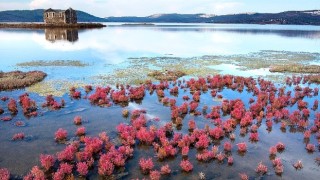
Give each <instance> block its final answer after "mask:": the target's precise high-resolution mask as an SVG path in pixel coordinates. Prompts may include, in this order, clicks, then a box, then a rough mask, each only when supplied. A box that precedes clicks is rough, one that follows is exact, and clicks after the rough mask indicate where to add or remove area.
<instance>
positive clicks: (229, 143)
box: [223, 141, 232, 151]
mask: <svg viewBox="0 0 320 180" xmlns="http://www.w3.org/2000/svg"><path fill="white" fill-rule="evenodd" d="M223 148H224V150H225V151H231V149H232V144H231V142H229V141H227V142H225V143H224V144H223Z"/></svg>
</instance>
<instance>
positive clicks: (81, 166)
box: [77, 162, 89, 177]
mask: <svg viewBox="0 0 320 180" xmlns="http://www.w3.org/2000/svg"><path fill="white" fill-rule="evenodd" d="M77 171H78V173H79V174H80V176H84V177H85V176H86V175H87V174H88V172H89V170H88V165H87V163H86V162H78V163H77Z"/></svg>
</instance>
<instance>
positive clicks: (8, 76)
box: [0, 71, 47, 91]
mask: <svg viewBox="0 0 320 180" xmlns="http://www.w3.org/2000/svg"><path fill="white" fill-rule="evenodd" d="M46 76H47V74H46V73H44V72H42V71H29V72H22V71H11V72H0V91H3V90H13V89H19V88H25V87H28V86H31V85H33V84H35V83H38V82H40V81H42V80H43V79H44V78H45V77H46Z"/></svg>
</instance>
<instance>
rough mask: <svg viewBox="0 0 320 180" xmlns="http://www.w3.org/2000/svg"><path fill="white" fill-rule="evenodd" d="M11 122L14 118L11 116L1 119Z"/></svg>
mask: <svg viewBox="0 0 320 180" xmlns="http://www.w3.org/2000/svg"><path fill="white" fill-rule="evenodd" d="M11 120H12V117H11V116H4V117H1V121H11Z"/></svg>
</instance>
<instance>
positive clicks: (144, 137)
mask: <svg viewBox="0 0 320 180" xmlns="http://www.w3.org/2000/svg"><path fill="white" fill-rule="evenodd" d="M136 137H137V139H138V140H139V141H140V142H142V143H146V144H152V142H153V140H154V139H155V132H153V131H151V130H149V131H148V130H147V128H145V127H141V128H140V129H139V131H137V134H136Z"/></svg>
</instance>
